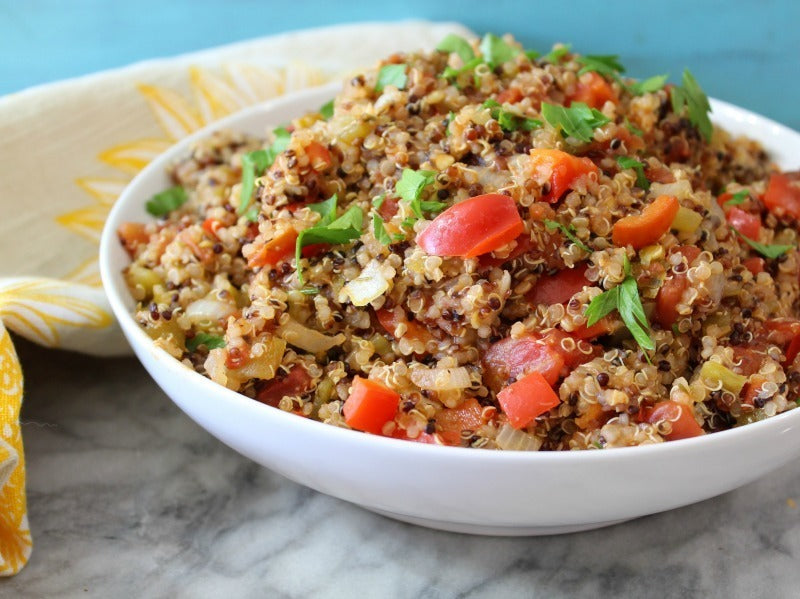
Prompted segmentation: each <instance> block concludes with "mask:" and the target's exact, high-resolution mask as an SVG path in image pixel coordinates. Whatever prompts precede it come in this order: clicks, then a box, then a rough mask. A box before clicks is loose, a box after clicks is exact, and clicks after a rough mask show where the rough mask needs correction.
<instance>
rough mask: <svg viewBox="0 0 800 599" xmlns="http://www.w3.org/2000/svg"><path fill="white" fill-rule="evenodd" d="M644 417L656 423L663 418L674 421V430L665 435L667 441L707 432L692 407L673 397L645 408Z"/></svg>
mask: <svg viewBox="0 0 800 599" xmlns="http://www.w3.org/2000/svg"><path fill="white" fill-rule="evenodd" d="M644 419H645V421H647V422H649V423H650V424H656V423H657V422H660V421H662V420H669V421H670V422H672V432H671V433H670V434H669V435H666V436H665V437H664V438H665V439H666V440H667V441H676V440H678V439H689V438H691V437H699V436H700V435H705V434H706V433H705V431H704V430H703V428H702V427H701V426H700V425H699V424H697V420H695V419H694V415H693V414H692V410H691V408H689V407H688V406H685V405H683V404H681V403H678V402H676V401H672V400H671V399H667V400H665V401H660V402H658V403H657V404H655V405H654V406H653V407H652V408H645V410H644Z"/></svg>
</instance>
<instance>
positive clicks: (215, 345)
mask: <svg viewBox="0 0 800 599" xmlns="http://www.w3.org/2000/svg"><path fill="white" fill-rule="evenodd" d="M201 345H205V346H206V348H207V349H219V348H221V347H225V339H224V338H223V337H220V336H219V335H209V334H208V333H195V336H194V337H192V338H191V339H187V340H186V349H188V350H189V351H190V352H193V351H197V348H198V347H200V346H201Z"/></svg>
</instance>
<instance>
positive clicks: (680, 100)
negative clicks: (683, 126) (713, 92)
mask: <svg viewBox="0 0 800 599" xmlns="http://www.w3.org/2000/svg"><path fill="white" fill-rule="evenodd" d="M670 99H671V101H672V110H673V111H674V112H675V113H676V114H678V113H680V112H681V111H682V110H683V108H684V106H686V107H687V109H688V111H689V121H690V122H691V123H692V124H693V125H694V126H695V127H697V130H698V131H700V134H701V135H702V136H703V137H704V138H705V139H706V141H711V135H712V133H713V132H714V126H713V125H712V124H711V119H709V118H708V113H709V112H711V105H710V104H709V103H708V97H707V96H706V94H705V92H703V90H702V88H701V87H700V84H699V83H697V80H696V79H695V78H694V76H693V75H692V74H691V72H689V69H685V70H684V71H683V80H682V85H680V86H675V87H673V88H672V94H671V96H670Z"/></svg>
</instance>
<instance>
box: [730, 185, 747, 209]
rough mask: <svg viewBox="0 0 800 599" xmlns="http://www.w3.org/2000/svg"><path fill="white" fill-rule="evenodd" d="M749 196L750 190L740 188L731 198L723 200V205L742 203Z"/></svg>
mask: <svg viewBox="0 0 800 599" xmlns="http://www.w3.org/2000/svg"><path fill="white" fill-rule="evenodd" d="M749 197H750V190H749V189H742V190H741V191H737V192H736V193H735V194H733V195H732V196H731V199H730V200H728V201H726V202H725V205H726V206H738V205H740V204H744V203H745V202H746V201H747V200H748V198H749Z"/></svg>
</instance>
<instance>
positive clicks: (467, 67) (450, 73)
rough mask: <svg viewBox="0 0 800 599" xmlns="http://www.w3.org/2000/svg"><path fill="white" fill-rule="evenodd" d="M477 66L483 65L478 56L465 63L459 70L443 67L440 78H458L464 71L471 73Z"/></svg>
mask: <svg viewBox="0 0 800 599" xmlns="http://www.w3.org/2000/svg"><path fill="white" fill-rule="evenodd" d="M479 64H483V60H482V59H481V58H480V56H476V57H475V58H473V59H472V60H470V61H469V62H467V63H465V64H464V66H463V67H461V68H460V69H456V68H453V67H451V66H447V67H445V69H444V71H442V75H441V76H442V77H444V78H445V79H454V78H455V77H458V76H459V75H460V74H461V73H465V72H466V71H471V70H472V69H474V68H475V67H477V66H478V65H479Z"/></svg>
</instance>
